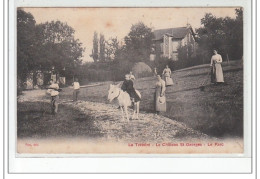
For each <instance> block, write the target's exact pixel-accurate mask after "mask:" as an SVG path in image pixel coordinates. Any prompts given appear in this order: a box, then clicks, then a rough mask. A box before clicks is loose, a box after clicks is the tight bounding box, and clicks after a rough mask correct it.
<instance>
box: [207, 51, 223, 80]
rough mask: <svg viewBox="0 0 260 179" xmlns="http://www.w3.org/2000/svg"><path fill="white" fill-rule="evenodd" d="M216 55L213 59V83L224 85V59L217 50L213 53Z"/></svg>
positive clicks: (211, 64)
mask: <svg viewBox="0 0 260 179" xmlns="http://www.w3.org/2000/svg"><path fill="white" fill-rule="evenodd" d="M213 53H214V55H213V56H212V57H211V62H210V67H211V75H212V76H211V82H212V83H216V84H221V83H224V76H223V70H222V66H221V63H222V57H221V55H219V54H218V52H217V50H214V51H213Z"/></svg>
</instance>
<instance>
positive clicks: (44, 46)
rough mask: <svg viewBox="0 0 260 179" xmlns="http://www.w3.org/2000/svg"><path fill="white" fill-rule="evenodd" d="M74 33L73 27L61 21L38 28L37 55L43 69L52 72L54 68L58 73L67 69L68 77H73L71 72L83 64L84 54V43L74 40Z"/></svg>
mask: <svg viewBox="0 0 260 179" xmlns="http://www.w3.org/2000/svg"><path fill="white" fill-rule="evenodd" d="M74 32H75V31H74V29H73V28H72V27H70V26H68V25H67V24H66V23H63V22H60V21H56V22H55V21H52V22H50V23H49V22H46V23H44V24H39V25H38V26H37V39H39V40H38V42H39V48H38V49H37V50H38V51H37V52H36V54H38V57H37V61H38V64H39V65H40V66H41V68H43V69H44V70H50V69H51V67H52V66H54V67H55V69H56V70H57V72H61V71H62V70H63V69H64V68H65V69H66V71H67V75H68V76H71V72H72V71H75V69H76V66H77V65H79V64H80V63H81V61H82V54H83V52H84V48H83V47H82V43H80V42H79V40H78V39H75V38H74ZM46 52H48V53H46Z"/></svg>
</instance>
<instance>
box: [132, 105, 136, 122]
mask: <svg viewBox="0 0 260 179" xmlns="http://www.w3.org/2000/svg"><path fill="white" fill-rule="evenodd" d="M135 112H136V103H134V114H133V116H132V119H135Z"/></svg>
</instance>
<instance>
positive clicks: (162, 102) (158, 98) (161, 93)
mask: <svg viewBox="0 0 260 179" xmlns="http://www.w3.org/2000/svg"><path fill="white" fill-rule="evenodd" d="M165 90H166V87H165V82H164V81H163V80H162V79H161V77H160V75H157V81H156V83H155V94H154V103H155V112H156V114H159V113H160V112H166V97H165Z"/></svg>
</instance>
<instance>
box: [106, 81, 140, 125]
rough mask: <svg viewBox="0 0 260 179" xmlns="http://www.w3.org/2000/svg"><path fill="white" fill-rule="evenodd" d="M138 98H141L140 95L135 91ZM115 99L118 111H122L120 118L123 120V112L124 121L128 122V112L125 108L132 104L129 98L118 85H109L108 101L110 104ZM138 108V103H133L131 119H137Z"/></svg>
mask: <svg viewBox="0 0 260 179" xmlns="http://www.w3.org/2000/svg"><path fill="white" fill-rule="evenodd" d="M135 91H136V93H137V94H138V96H139V97H140V98H141V94H140V92H139V91H137V90H135ZM115 98H117V100H118V103H119V106H120V109H121V111H122V118H123V120H124V112H125V114H126V119H127V121H129V117H128V110H127V108H128V107H129V106H131V104H132V102H131V99H130V96H129V94H128V93H127V92H124V91H123V90H121V88H120V83H119V84H117V85H112V84H110V88H109V91H108V100H109V101H110V102H111V101H112V100H113V99H115ZM139 106H140V101H138V102H135V103H134V114H133V116H132V119H135V118H137V119H138V117H139Z"/></svg>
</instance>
